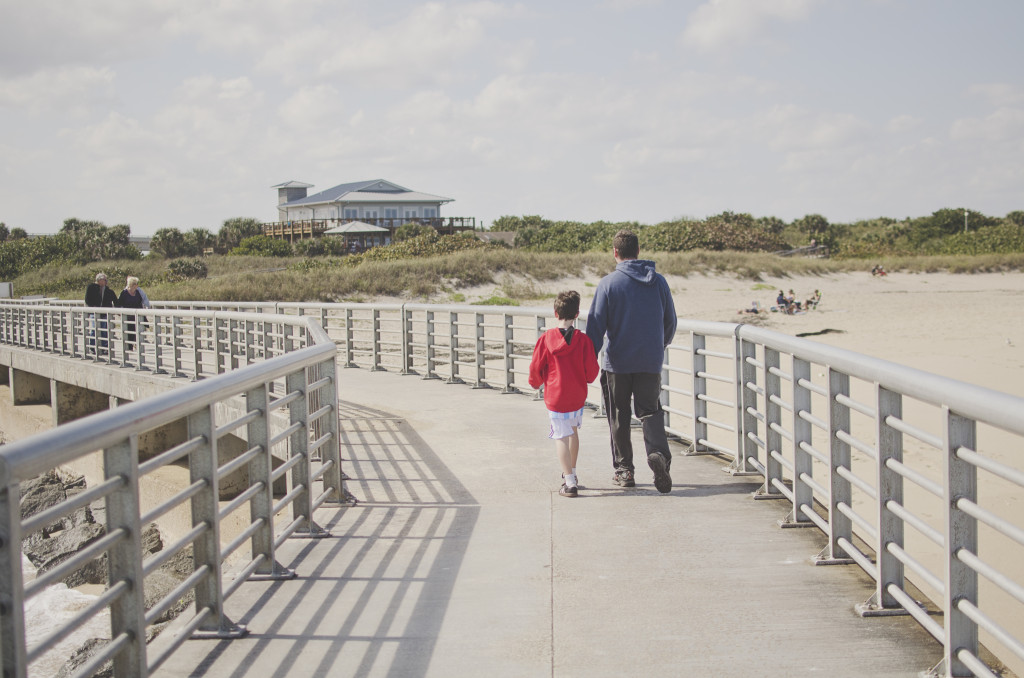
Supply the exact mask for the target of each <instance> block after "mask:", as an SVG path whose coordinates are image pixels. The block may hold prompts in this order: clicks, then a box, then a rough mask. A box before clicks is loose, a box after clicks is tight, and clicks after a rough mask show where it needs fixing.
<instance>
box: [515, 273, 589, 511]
mask: <svg viewBox="0 0 1024 678" xmlns="http://www.w3.org/2000/svg"><path fill="white" fill-rule="evenodd" d="M579 314H580V294H579V292H575V291H572V290H569V291H567V292H560V293H559V294H558V297H557V298H556V299H555V318H557V319H558V326H557V327H553V328H551V329H550V330H548V331H547V332H545V333H544V334H542V335H541V336H540V338H539V339H537V343H536V345H535V346H534V347H533V359H532V360H531V361H530V376H529V382H530V386H532V387H533V388H540V387H541V386H543V387H544V404H545V405H546V406H547V408H548V418H549V419H550V421H551V429H550V432H549V433H548V438H551V439H552V440H554V441H555V451H556V452H557V453H558V461H559V463H560V464H561V466H562V487H561V489H560V490H559V491H558V494H560V495H562V496H563V497H575V496H577V495H578V494H579V482H578V480H577V477H576V460H577V458H578V457H579V453H580V436H579V427H580V426H582V425H583V406H584V405H585V404H586V402H587V384H589V383H590V382H592V381H594V379H596V378H597V374H598V372H599V371H600V368H598V366H597V353H595V352H594V344H593V342H592V341H591V340H590V337H588V336H587V335H586V334H585V333H583V332H577V331H576V329H575V327H573V325H574V324H575V323H576V318H577V317H579Z"/></svg>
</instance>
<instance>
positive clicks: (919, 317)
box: [377, 271, 1024, 396]
mask: <svg viewBox="0 0 1024 678" xmlns="http://www.w3.org/2000/svg"><path fill="white" fill-rule="evenodd" d="M666 278H667V279H668V282H669V285H670V287H671V288H672V293H673V297H674V299H675V303H676V312H677V313H678V314H679V316H680V317H682V318H691V319H695V320H709V321H721V322H730V323H736V322H745V323H754V324H757V325H758V326H760V327H764V328H766V329H771V330H775V331H777V332H783V333H785V334H790V335H793V336H796V335H809V336H807V338H808V339H811V340H813V341H820V342H821V343H824V344H828V345H830V346H836V347H838V348H843V349H847V350H850V351H856V352H858V353H863V354H865V355H869V356H873V357H876V358H882V359H885V360H889V361H892V362H896V363H900V364H903V365H908V366H910V367H914V368H917V369H920V370H925V371H927V372H933V373H935V374H940V375H943V376H947V377H951V378H954V379H959V380H961V381H967V382H971V383H974V384H977V385H979V386H985V387H987V388H991V389H995V390H997V391H1003V392H1005V393H1010V394H1013V395H1018V396H1024V312H1022V310H1024V273H981V274H950V273H898V272H897V273H890V274H889V275H887V276H884V277H873V276H872V275H871V274H870V273H869V272H868V271H864V272H862V273H836V274H830V275H822V276H793V277H785V278H771V277H768V278H764V279H763V280H761V281H752V280H747V279H739V278H736V277H732V276H724V275H702V274H699V273H697V274H693V275H690V276H685V277H684V276H666ZM598 280H599V277H598V276H591V277H587V278H566V279H564V280H560V281H556V282H544V283H538V282H534V281H530V282H525V283H524V281H523V280H522V279H521V278H520V279H512V280H509V281H508V283H512V284H518V285H517V286H519V287H532V288H534V289H536V290H538V291H539V292H542V293H546V294H548V295H554V294H555V293H557V292H558V291H560V290H564V289H575V290H577V291H578V292H579V293H580V294H581V296H582V297H583V301H582V305H583V306H584V307H586V306H589V304H590V301H591V299H592V298H593V294H594V290H595V286H596V284H597V281H598ZM504 284H506V283H503V285H504ZM501 287H502V285H494V284H491V285H483V286H480V287H474V288H469V289H461V290H458V291H459V292H460V293H461V294H463V295H464V296H465V299H466V303H470V304H471V303H475V302H479V301H482V300H484V299H487V298H488V297H491V296H492V295H495V294H503V292H502V289H501ZM780 289H781V290H783V291H786V292H788V291H789V290H790V289H792V290H793V291H794V292H795V294H796V298H797V299H798V300H803V299H806V298H808V297H810V296H811V295H812V294H813V293H814V290H816V289H817V290H821V294H822V300H821V303H820V304H819V305H818V307H817V308H816V309H815V310H812V311H808V312H807V313H802V314H798V315H786V314H783V313H772V312H770V311H768V310H767V309H769V308H770V307H772V306H774V305H775V297H776V295H777V294H778V291H779V290H780ZM377 301H395V302H399V301H401V300H400V299H380V300H377ZM432 301H433V302H437V303H444V300H443V299H434V300H432ZM755 301H756V302H758V303H759V304H760V306H761V308H762V309H765V310H764V311H763V312H761V313H759V314H757V315H754V314H749V313H739V311H741V310H742V309H747V308H750V307H751V305H752V302H755ZM522 303H523V305H529V306H548V305H550V304H551V298H550V297H549V298H542V299H537V300H524V301H523V302H522ZM818 332H821V333H822V334H813V333H818Z"/></svg>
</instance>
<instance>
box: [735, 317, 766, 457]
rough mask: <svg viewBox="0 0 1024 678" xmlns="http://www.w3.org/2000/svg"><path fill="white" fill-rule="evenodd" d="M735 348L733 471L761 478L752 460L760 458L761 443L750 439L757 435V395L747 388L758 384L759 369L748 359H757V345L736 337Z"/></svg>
mask: <svg viewBox="0 0 1024 678" xmlns="http://www.w3.org/2000/svg"><path fill="white" fill-rule="evenodd" d="M735 345H736V359H735V362H734V366H735V372H734V379H735V381H736V461H735V463H734V464H733V467H732V468H731V469H730V470H729V472H730V473H732V474H733V475H761V474H760V472H759V471H757V470H756V467H755V466H754V465H752V464H750V463H749V461H748V460H750V459H755V460H756V459H757V443H756V442H754V441H753V440H752V439H751V438H750V435H754V436H756V435H757V417H755V416H754V415H753V414H752V413H751V410H753V411H754V412H756V411H757V393H755V392H754V391H752V390H751V389H749V388H747V384H752V385H756V384H757V367H755V366H754V365H752V364H750V361H749V360H747V359H748V358H750V359H753V358H755V357H756V356H757V345H756V344H754V343H752V342H749V341H746V340H745V339H740V338H739V337H736V340H735ZM748 434H750V435H748Z"/></svg>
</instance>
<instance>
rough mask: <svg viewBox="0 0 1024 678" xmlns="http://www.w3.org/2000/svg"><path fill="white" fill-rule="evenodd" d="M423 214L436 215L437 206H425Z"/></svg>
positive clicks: (426, 215)
mask: <svg viewBox="0 0 1024 678" xmlns="http://www.w3.org/2000/svg"><path fill="white" fill-rule="evenodd" d="M423 216H425V217H436V216H437V208H436V207H424V208H423Z"/></svg>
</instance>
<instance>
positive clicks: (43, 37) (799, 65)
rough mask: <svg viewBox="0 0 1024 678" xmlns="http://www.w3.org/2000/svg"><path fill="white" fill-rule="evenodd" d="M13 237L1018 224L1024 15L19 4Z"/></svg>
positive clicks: (673, 5) (3, 84) (201, 2)
mask: <svg viewBox="0 0 1024 678" xmlns="http://www.w3.org/2000/svg"><path fill="white" fill-rule="evenodd" d="M0 17H3V19H2V20H0V221H2V222H5V223H6V224H7V226H8V228H14V227H21V228H24V229H25V230H26V231H28V232H29V233H55V232H57V231H58V230H59V229H60V226H61V224H62V223H63V221H64V220H65V219H67V218H70V217H76V218H78V219H87V220H95V221H100V222H102V223H105V224H107V225H111V226H112V225H115V224H129V225H130V226H131V229H132V233H133V234H134V235H151V234H152V233H154V232H155V231H156V230H157V229H160V228H167V227H173V228H178V229H180V230H182V231H186V230H189V229H192V228H207V229H209V230H211V231H214V232H216V231H217V230H218V229H219V228H220V226H221V224H222V223H223V221H224V220H225V219H229V218H232V217H256V218H259V219H261V220H264V221H273V220H275V219H276V214H277V211H276V209H275V206H276V204H277V195H276V191H275V190H273V189H272V188H271V186H273V185H275V184H278V183H282V182H285V181H291V180H294V181H302V182H305V183H309V184H313V185H314V188H312V189H310V192H311V193H313V192H316V191H320V190H324V189H327V188H330V187H332V186H335V185H337V184H341V183H348V182H353V181H363V180H371V179H387V180H389V181H392V182H394V183H396V184H399V185H401V186H404V187H406V188H409V189H412V190H416V191H423V192H426V193H432V194H435V195H440V196H445V197H448V198H452V199H454V202H452V203H449V204H448V205H446V206H445V207H443V208H442V216H458V217H473V218H475V219H476V220H477V223H478V224H481V225H484V226H486V225H489V224H490V222H491V221H492V220H494V219H496V218H498V217H500V216H503V215H541V216H543V217H545V218H547V219H552V220H574V221H582V222H591V221H597V220H605V221H637V222H640V223H642V224H655V223H659V222H662V221H669V220H672V219H678V218H681V217H688V218H698V219H700V218H704V217H707V216H710V215H714V214H719V213H721V212H724V211H732V212H748V213H750V214H753V215H754V216H755V217H762V216H774V217H778V218H781V219H784V220H786V221H792V220H794V219H797V218H800V217H802V216H804V215H807V214H821V215H823V216H825V217H826V218H827V219H828V220H829V221H830V222H833V223H836V222H850V221H855V220H859V219H870V218H874V217H879V216H888V217H894V218H904V217H917V216H925V215H928V214H931V213H932V212H934V211H935V210H938V209H941V208H944V207H965V208H969V209H971V210H976V211H979V212H981V213H984V214H987V215H990V216H1004V215H1005V214H1006V213H1008V212H1011V211H1014V210H1021V209H1024V68H1022V66H1021V65H1022V64H1024V40H1021V39H1020V31H1021V27H1022V26H1024V2H1020V0H977V1H975V2H964V1H963V0H703V1H702V0H595V1H592V2H585V1H583V0H526V1H524V2H502V1H489V0H485V1H481V2H472V1H471V2H447V1H441V2H416V1H406V0H387V1H386V2H384V1H381V2H365V1H363V0H360V1H359V2H354V1H350V0H301V1H299V0H74V1H68V0H64V1H58V0H34V1H33V2H24V1H23V0H0Z"/></svg>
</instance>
